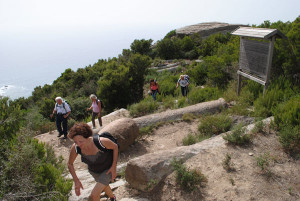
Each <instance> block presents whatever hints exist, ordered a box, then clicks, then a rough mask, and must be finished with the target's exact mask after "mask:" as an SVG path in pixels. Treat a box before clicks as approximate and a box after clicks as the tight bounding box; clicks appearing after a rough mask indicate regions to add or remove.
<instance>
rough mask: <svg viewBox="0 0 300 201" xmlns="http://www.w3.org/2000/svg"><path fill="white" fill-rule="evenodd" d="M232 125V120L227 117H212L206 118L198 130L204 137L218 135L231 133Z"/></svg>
mask: <svg viewBox="0 0 300 201" xmlns="http://www.w3.org/2000/svg"><path fill="white" fill-rule="evenodd" d="M231 124H232V120H231V118H230V117H228V116H226V115H223V114H221V115H211V116H206V117H204V118H203V119H202V120H201V122H200V124H199V126H198V130H199V132H200V133H201V134H203V135H207V136H212V135H218V134H221V133H224V132H226V131H229V129H230V128H231Z"/></svg>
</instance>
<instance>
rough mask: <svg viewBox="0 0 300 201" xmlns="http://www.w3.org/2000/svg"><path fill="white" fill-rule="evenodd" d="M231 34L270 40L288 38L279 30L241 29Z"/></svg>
mask: <svg viewBox="0 0 300 201" xmlns="http://www.w3.org/2000/svg"><path fill="white" fill-rule="evenodd" d="M231 34H232V35H236V36H244V37H252V38H261V39H269V38H272V37H273V36H275V37H278V38H283V39H286V38H287V37H286V36H285V35H284V34H283V33H281V31H279V30H278V29H266V28H254V27H239V28H238V29H236V30H234V31H233V32H232V33H231Z"/></svg>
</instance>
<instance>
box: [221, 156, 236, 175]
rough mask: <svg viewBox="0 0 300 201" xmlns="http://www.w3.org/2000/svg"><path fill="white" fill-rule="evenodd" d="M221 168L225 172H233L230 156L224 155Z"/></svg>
mask: <svg viewBox="0 0 300 201" xmlns="http://www.w3.org/2000/svg"><path fill="white" fill-rule="evenodd" d="M222 166H223V168H224V169H225V170H226V171H227V172H230V171H233V170H234V167H233V163H232V162H231V155H230V154H228V153H227V154H226V155H225V158H224V160H223V161H222Z"/></svg>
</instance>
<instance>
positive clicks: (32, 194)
mask: <svg viewBox="0 0 300 201" xmlns="http://www.w3.org/2000/svg"><path fill="white" fill-rule="evenodd" d="M0 107H1V108H2V109H1V124H0V130H1V135H2V137H1V138H0V145H1V146H0V149H1V152H2V154H1V156H0V197H1V198H4V200H6V199H9V200H34V199H36V200H67V199H68V196H69V192H70V191H71V189H72V182H71V181H69V180H66V179H65V178H64V177H63V175H62V174H63V172H64V171H65V167H64V165H63V163H62V158H60V159H57V158H56V157H55V154H54V151H53V150H52V148H51V147H49V146H45V144H43V143H39V142H38V141H37V140H36V139H33V136H34V135H35V133H34V132H33V131H32V127H31V126H32V124H24V122H26V121H27V120H25V118H24V117H25V115H24V113H23V112H22V111H21V109H20V106H19V105H17V104H14V105H11V104H10V102H9V101H8V100H7V99H6V98H2V99H0ZM28 121H29V120H28ZM33 121H34V120H33ZM21 127H22V129H21ZM24 167H26V168H24Z"/></svg>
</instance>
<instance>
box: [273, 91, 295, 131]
mask: <svg viewBox="0 0 300 201" xmlns="http://www.w3.org/2000/svg"><path fill="white" fill-rule="evenodd" d="M274 121H275V123H276V124H277V125H278V126H279V128H284V127H286V126H300V96H296V97H293V98H291V99H290V100H289V101H287V102H285V103H282V104H280V105H279V106H278V107H277V108H276V109H274Z"/></svg>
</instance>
